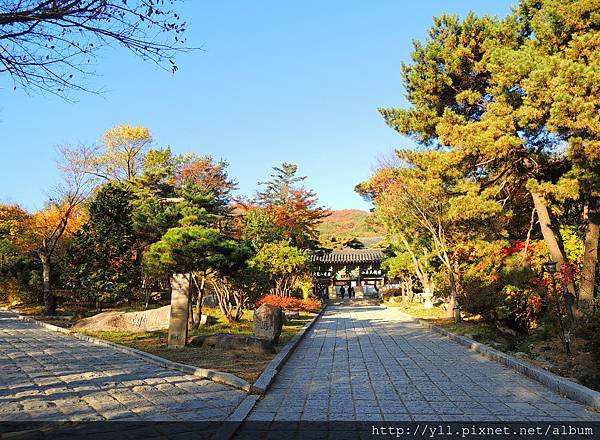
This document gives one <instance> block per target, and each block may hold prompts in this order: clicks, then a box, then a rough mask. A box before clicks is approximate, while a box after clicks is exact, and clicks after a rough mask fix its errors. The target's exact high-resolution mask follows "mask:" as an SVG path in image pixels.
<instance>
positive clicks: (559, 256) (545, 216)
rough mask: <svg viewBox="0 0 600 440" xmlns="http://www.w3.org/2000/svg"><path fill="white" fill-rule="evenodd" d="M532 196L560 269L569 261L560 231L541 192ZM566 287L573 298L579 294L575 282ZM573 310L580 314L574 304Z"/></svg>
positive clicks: (552, 254) (548, 244) (552, 255)
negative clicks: (553, 221)
mask: <svg viewBox="0 0 600 440" xmlns="http://www.w3.org/2000/svg"><path fill="white" fill-rule="evenodd" d="M531 198H532V199H533V206H534V207H535V210H536V212H537V215H538V220H539V223H540V228H541V230H542V236H543V237H544V241H545V242H546V246H547V247H548V251H549V252H550V257H551V258H552V260H554V261H555V262H556V263H557V268H558V269H560V267H561V266H562V265H563V263H564V262H565V261H567V256H566V253H565V249H564V247H563V244H562V238H561V236H560V232H559V231H558V230H557V228H556V227H555V225H554V224H553V223H552V217H551V216H550V212H549V211H548V207H547V206H546V203H545V202H544V199H543V197H542V196H541V195H540V194H539V193H536V192H532V193H531ZM566 289H567V292H568V293H569V294H570V295H572V296H573V298H575V297H576V296H577V294H576V290H575V283H574V282H573V281H570V282H569V283H568V284H567V285H566ZM571 312H572V313H573V315H574V316H577V315H578V313H577V310H576V308H575V306H573V310H571Z"/></svg>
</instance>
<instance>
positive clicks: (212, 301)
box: [202, 295, 219, 307]
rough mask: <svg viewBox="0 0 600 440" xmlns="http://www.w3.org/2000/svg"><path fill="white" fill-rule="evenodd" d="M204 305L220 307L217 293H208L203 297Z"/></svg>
mask: <svg viewBox="0 0 600 440" xmlns="http://www.w3.org/2000/svg"><path fill="white" fill-rule="evenodd" d="M202 307H219V300H218V299H217V296H216V295H206V296H205V297H204V298H202Z"/></svg>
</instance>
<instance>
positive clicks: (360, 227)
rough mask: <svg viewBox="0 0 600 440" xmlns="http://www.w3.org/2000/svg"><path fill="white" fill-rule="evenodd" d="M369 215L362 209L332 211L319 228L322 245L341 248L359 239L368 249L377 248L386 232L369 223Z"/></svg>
mask: <svg viewBox="0 0 600 440" xmlns="http://www.w3.org/2000/svg"><path fill="white" fill-rule="evenodd" d="M369 215H370V214H369V213H368V212H366V211H361V210H360V209H340V210H337V211H332V213H331V215H330V216H329V217H327V218H325V219H324V220H323V223H321V224H320V225H319V227H318V230H319V233H320V235H321V240H320V241H321V244H322V245H323V246H326V247H334V248H339V247H342V244H343V243H345V242H347V241H349V240H352V239H353V238H356V239H358V240H359V241H361V242H362V243H364V244H365V246H366V247H377V244H378V243H380V242H382V241H383V238H384V235H385V231H384V230H383V228H379V227H376V226H373V225H370V224H369V223H368V222H367V219H368V217H369Z"/></svg>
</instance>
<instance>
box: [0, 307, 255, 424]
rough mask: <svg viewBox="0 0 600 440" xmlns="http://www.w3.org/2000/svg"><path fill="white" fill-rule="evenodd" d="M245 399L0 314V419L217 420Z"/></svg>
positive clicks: (205, 382)
mask: <svg viewBox="0 0 600 440" xmlns="http://www.w3.org/2000/svg"><path fill="white" fill-rule="evenodd" d="M245 396H246V394H245V393H244V392H242V391H240V390H236V389H233V388H231V387H228V386H225V385H220V384H216V383H214V382H211V381H208V380H202V379H198V378H196V377H194V376H191V375H187V374H184V373H180V372H176V371H173V370H168V369H165V368H162V367H159V366H157V365H155V364H152V363H149V362H146V361H143V360H140V359H138V358H135V357H133V356H129V355H127V354H124V353H119V352H116V351H114V350H112V349H110V348H107V347H101V346H97V345H94V344H90V343H88V342H85V341H81V340H79V339H76V338H72V337H68V336H65V335H62V334H60V333H55V332H50V331H48V330H45V329H43V328H42V327H39V326H36V325H35V324H31V323H28V322H25V321H20V320H18V319H16V318H15V316H14V315H12V314H10V313H6V312H1V311H0V422H2V421H4V422H7V421H28V420H41V421H50V420H59V421H83V420H85V421H88V420H106V419H110V420H128V421H211V420H224V419H226V418H227V416H229V414H231V413H232V412H233V410H234V409H235V408H236V407H237V406H238V404H239V403H240V402H241V401H242V400H243V398H244V397H245Z"/></svg>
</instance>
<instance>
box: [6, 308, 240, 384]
mask: <svg viewBox="0 0 600 440" xmlns="http://www.w3.org/2000/svg"><path fill="white" fill-rule="evenodd" d="M0 310H3V311H6V312H10V313H13V314H14V315H16V317H17V318H18V319H20V320H21V321H27V322H30V323H32V324H35V325H38V326H40V327H44V328H46V329H47V330H50V331H54V332H59V333H63V334H65V335H69V336H72V337H75V338H77V339H80V340H82V341H86V342H90V343H92V344H96V345H100V346H103V347H109V348H112V349H114V350H116V351H118V352H120V353H125V354H130V355H133V356H135V357H138V358H142V359H144V360H146V361H148V362H151V363H153V364H156V365H159V366H161V367H164V368H168V369H170V370H175V371H181V372H182V373H186V374H191V375H193V376H197V377H199V378H202V379H208V380H210V381H212V382H216V383H220V384H223V385H229V386H231V387H233V388H237V389H240V390H242V391H245V392H246V393H249V392H250V390H251V389H252V385H251V384H250V383H249V382H247V381H245V380H243V379H241V378H239V377H237V376H236V375H234V374H231V373H223V372H221V371H215V370H209V369H207V368H199V367H194V366H192V365H186V364H180V363H179V362H173V361H170V360H168V359H165V358H162V357H159V356H155V355H153V354H150V353H146V352H145V351H141V350H138V349H136V348H132V347H127V346H125V345H120V344H116V343H114V342H110V341H105V340H103V339H98V338H94V337H92V336H88V335H85V334H82V333H76V332H72V331H71V330H68V329H65V328H62V327H58V326H56V325H52V324H48V323H46V322H42V321H37V320H35V319H33V318H30V317H28V316H23V315H21V314H20V313H17V312H15V311H13V310H10V309H6V308H2V309H0Z"/></svg>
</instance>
